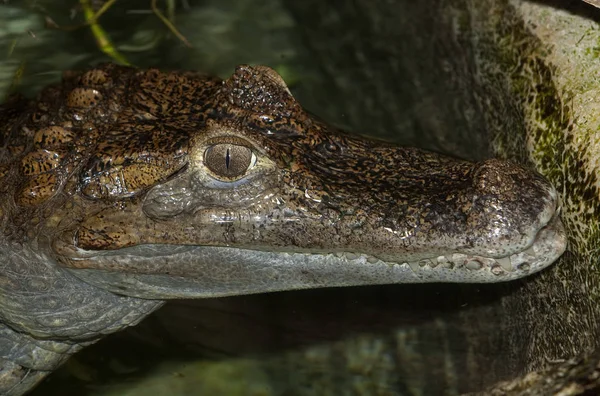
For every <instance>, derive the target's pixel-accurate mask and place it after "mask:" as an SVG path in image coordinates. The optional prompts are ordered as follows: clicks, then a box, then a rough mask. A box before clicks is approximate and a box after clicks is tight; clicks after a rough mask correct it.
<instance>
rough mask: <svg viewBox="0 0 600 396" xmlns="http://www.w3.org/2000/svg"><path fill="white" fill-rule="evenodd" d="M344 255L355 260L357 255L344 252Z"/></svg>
mask: <svg viewBox="0 0 600 396" xmlns="http://www.w3.org/2000/svg"><path fill="white" fill-rule="evenodd" d="M344 256H346V258H347V259H348V260H356V259H357V258H358V255H357V254H355V253H344Z"/></svg>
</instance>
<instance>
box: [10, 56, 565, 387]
mask: <svg viewBox="0 0 600 396" xmlns="http://www.w3.org/2000/svg"><path fill="white" fill-rule="evenodd" d="M0 180H1V184H0V196H1V198H0V205H1V206H0V224H1V225H0V229H1V231H2V234H1V235H2V237H1V238H2V239H1V240H0V262H1V263H2V267H1V268H2V269H1V271H0V367H1V370H0V393H1V394H8V395H21V394H23V393H25V392H27V391H28V390H29V389H31V388H32V387H33V386H34V385H35V384H36V383H38V382H39V381H40V380H41V379H42V378H43V377H44V376H45V375H46V374H48V373H49V372H51V371H52V370H54V369H55V368H56V367H57V366H59V365H60V364H61V363H63V362H64V361H65V360H66V359H67V358H68V357H69V356H70V355H71V354H73V353H74V352H76V351H78V350H79V349H81V348H82V347H84V346H86V345H89V344H90V343H93V342H95V341H96V340H98V339H99V338H100V337H102V336H103V335H106V334H109V333H112V332H115V331H118V330H121V329H123V328H125V327H127V326H131V325H135V324H136V323H138V322H139V321H140V320H141V319H142V318H144V317H145V316H146V315H148V314H149V313H150V312H152V311H153V310H155V309H157V308H158V307H160V306H161V305H162V304H163V301H164V300H166V299H173V298H200V297H217V296H228V295H235V294H249V293H260V292H268V291H279V290H291V289H301V288H316V287H334V286H348V285H364V284H387V283H416V282H478V283H488V282H502V281H509V280H513V279H517V278H520V277H523V276H526V275H529V274H532V273H534V272H537V271H540V270H542V269H543V268H545V267H547V266H548V265H550V264H551V263H552V262H553V261H555V260H556V259H557V258H558V257H559V256H560V255H561V254H562V253H563V251H564V250H565V245H566V237H565V232H564V230H563V226H562V224H561V221H560V219H559V207H560V205H559V202H558V199H557V194H556V191H555V190H554V188H553V187H552V186H551V185H550V184H549V183H548V182H547V181H546V180H545V179H544V178H543V177H542V176H540V175H539V174H537V173H536V172H534V171H532V170H528V169H525V168H523V167H521V166H519V165H516V164H514V163H512V162H509V161H504V160H499V159H489V160H486V161H483V162H481V163H473V162H469V161H464V160H460V159H456V158H451V157H446V156H442V155H440V154H436V153H431V152H426V151H422V150H420V149H416V148H408V147H398V146H395V145H392V144H389V143H385V142H380V141H373V140H368V139H364V138H360V137H357V136H351V135H348V134H345V133H344V132H342V131H339V130H337V129H336V128H334V127H332V126H330V125H328V124H326V123H324V122H323V121H321V120H319V119H318V118H316V117H314V116H312V115H311V114H310V113H308V112H307V111H305V110H304V109H303V108H302V107H301V105H300V104H299V103H298V102H297V101H296V100H295V99H294V98H293V96H292V95H291V93H290V91H289V89H288V88H287V86H286V85H285V83H284V81H283V80H282V78H281V77H280V76H279V75H278V74H277V73H276V72H274V71H273V70H272V69H270V68H268V67H264V66H256V67H251V66H239V67H238V68H237V69H236V70H235V73H234V74H233V75H232V76H231V77H230V78H228V79H227V80H225V81H222V80H220V79H218V78H214V77H210V76H205V75H202V74H199V73H195V72H166V73H165V72H160V71H159V70H155V69H150V70H138V69H135V68H129V67H121V66H115V65H110V64H107V65H102V66H99V67H97V68H94V69H90V70H87V71H84V72H67V73H65V74H64V78H63V81H62V83H61V84H59V85H54V86H50V87H48V88H46V89H44V90H43V91H42V92H41V94H40V95H39V96H38V98H37V99H36V100H33V101H32V100H27V99H25V98H23V97H20V96H14V97H12V98H10V99H9V100H8V102H7V103H6V104H5V105H3V106H2V107H0Z"/></svg>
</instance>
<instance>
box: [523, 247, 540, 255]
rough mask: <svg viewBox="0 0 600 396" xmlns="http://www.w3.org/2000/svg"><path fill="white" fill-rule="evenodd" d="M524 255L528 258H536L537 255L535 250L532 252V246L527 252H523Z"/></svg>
mask: <svg viewBox="0 0 600 396" xmlns="http://www.w3.org/2000/svg"><path fill="white" fill-rule="evenodd" d="M525 253H527V254H528V255H530V256H533V257H536V256H537V254H536V253H535V250H533V245H531V247H530V248H529V249H527V250H525Z"/></svg>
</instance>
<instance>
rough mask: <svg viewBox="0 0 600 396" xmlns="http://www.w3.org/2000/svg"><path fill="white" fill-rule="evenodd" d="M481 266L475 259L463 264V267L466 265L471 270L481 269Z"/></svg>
mask: <svg viewBox="0 0 600 396" xmlns="http://www.w3.org/2000/svg"><path fill="white" fill-rule="evenodd" d="M482 266H483V264H481V263H480V262H479V261H477V260H469V261H468V262H467V264H466V265H465V267H467V269H469V270H472V271H475V270H478V269H481V267H482Z"/></svg>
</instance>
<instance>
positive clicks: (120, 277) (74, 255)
mask: <svg viewBox="0 0 600 396" xmlns="http://www.w3.org/2000/svg"><path fill="white" fill-rule="evenodd" d="M559 212H560V211H559V210H553V211H552V213H548V212H547V213H545V214H546V215H548V214H549V215H550V218H549V220H548V221H546V222H544V223H542V224H545V225H543V226H542V228H540V229H539V230H538V231H537V233H536V235H535V237H534V238H532V242H531V243H530V244H529V245H527V246H526V247H525V248H524V249H521V250H520V251H517V252H515V253H512V254H509V255H506V256H501V257H486V256H482V255H477V254H466V253H460V252H453V253H449V254H444V255H432V256H431V257H427V258H421V259H418V260H415V261H405V262H393V261H384V260H382V259H380V258H377V257H375V256H373V255H369V254H363V253H360V252H353V251H338V252H333V253H323V252H321V253H314V252H285V251H264V250H254V249H246V248H237V247H225V246H193V245H162V244H141V245H136V246H131V247H126V248H121V249H116V250H105V251H100V250H85V249H80V248H75V247H73V246H70V247H69V248H66V246H65V245H61V244H60V243H57V244H55V248H57V251H60V252H61V256H60V257H59V258H58V260H59V262H60V263H61V264H62V265H63V266H65V267H68V268H69V269H70V270H71V272H72V273H73V274H74V275H75V276H77V277H79V278H81V279H82V280H84V281H86V282H88V283H91V284H94V285H97V286H99V287H102V288H104V289H107V290H110V291H112V292H115V293H118V294H124V295H129V296H134V297H140V298H160V299H166V298H197V297H219V296H228V295H234V294H236V295H238V294H252V293H262V292H270V291H281V290H293V289H306V288H320V287H341V286H357V285H374V284H394V283H429V282H455V283H493V282H504V281H510V280H514V279H517V278H521V277H524V276H527V275H530V274H533V273H535V272H538V271H540V270H542V269H544V268H545V267H547V266H549V265H550V264H551V263H552V262H554V261H555V260H556V259H557V258H558V257H559V256H560V255H561V254H562V253H563V252H564V250H565V248H566V243H567V239H566V234H565V230H564V227H563V225H562V223H561V221H560V218H559ZM542 217H544V216H542ZM541 220H543V219H541ZM57 242H58V241H57ZM66 252H69V254H65V253H66Z"/></svg>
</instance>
